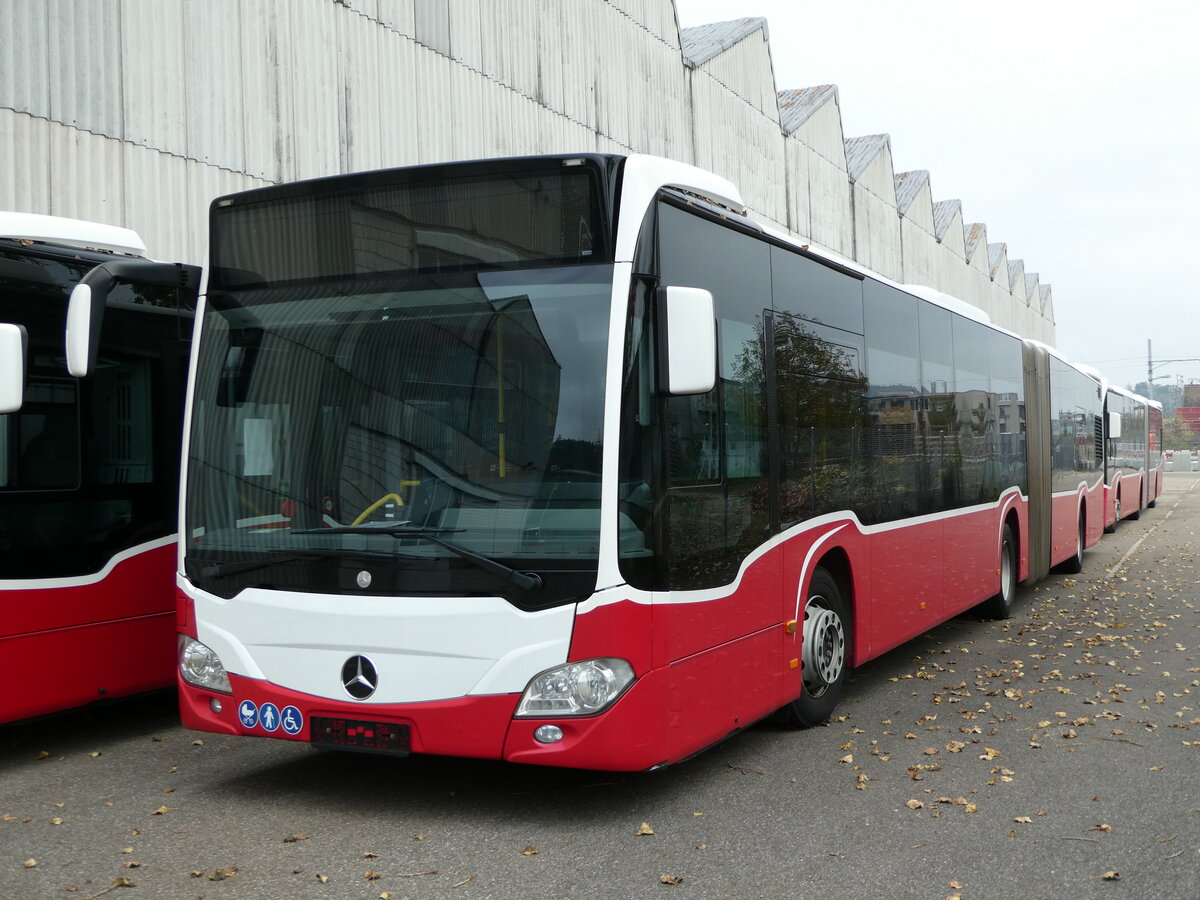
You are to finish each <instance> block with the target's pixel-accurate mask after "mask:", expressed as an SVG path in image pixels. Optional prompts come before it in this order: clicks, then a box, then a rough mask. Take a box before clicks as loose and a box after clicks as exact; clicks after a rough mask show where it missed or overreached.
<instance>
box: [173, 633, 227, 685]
mask: <svg viewBox="0 0 1200 900" xmlns="http://www.w3.org/2000/svg"><path fill="white" fill-rule="evenodd" d="M179 673H180V674H181V675H182V676H183V680H184V681H186V682H187V683H188V684H194V685H195V686H196V687H202V688H208V690H210V691H220V692H221V693H223V694H232V693H233V688H232V687H230V685H229V676H228V675H227V674H225V667H224V666H223V665H222V664H221V658H220V657H219V656H217V654H215V653H214V652H213V651H212V650H211V649H209V648H208V647H206V646H205V645H204V644H202V643H200V642H199V641H198V640H196V639H195V638H190V637H187V636H186V635H180V637H179Z"/></svg>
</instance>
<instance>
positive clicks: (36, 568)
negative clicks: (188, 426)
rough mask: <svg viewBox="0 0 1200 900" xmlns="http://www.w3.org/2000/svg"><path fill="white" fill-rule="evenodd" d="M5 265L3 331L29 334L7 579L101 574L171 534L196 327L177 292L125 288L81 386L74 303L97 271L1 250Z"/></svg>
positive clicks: (2, 515) (0, 498)
mask: <svg viewBox="0 0 1200 900" xmlns="http://www.w3.org/2000/svg"><path fill="white" fill-rule="evenodd" d="M94 261H96V262H98V261H99V260H98V259H97V260H94ZM0 263H3V265H0V321H5V322H18V323H20V324H22V325H24V326H25V327H26V329H27V331H28V333H29V368H28V376H29V382H28V388H27V392H26V402H25V405H24V407H23V408H22V409H21V411H20V412H18V413H12V414H9V415H5V416H0V442H2V444H3V446H2V447H0V469H2V470H3V471H2V472H0V578H32V577H41V578H44V577H65V576H72V575H83V574H89V573H93V572H97V571H99V570H100V569H102V568H103V567H104V565H105V564H106V563H107V562H108V560H109V559H110V558H111V556H112V555H113V554H115V553H118V552H120V551H121V550H123V549H126V548H128V547H131V546H135V545H137V544H139V543H143V542H146V541H149V540H153V539H155V538H159V537H163V536H165V535H168V534H171V533H173V532H174V531H175V528H176V523H175V507H176V498H177V496H178V490H177V480H176V473H177V472H178V466H179V438H180V431H181V426H182V408H183V385H184V367H185V365H186V358H187V356H186V343H185V341H184V339H183V338H184V337H185V336H186V334H187V333H188V332H190V330H191V320H190V318H182V319H181V318H179V317H178V316H177V315H176V314H175V312H174V309H175V308H176V307H178V306H179V305H180V298H178V297H177V296H176V295H175V293H174V292H171V291H154V290H145V289H136V288H131V287H129V286H121V287H118V288H117V289H116V290H115V291H114V292H113V295H112V297H113V300H112V303H113V305H110V307H109V308H108V310H107V311H106V315H105V318H104V328H103V333H102V334H101V344H100V350H99V355H98V362H97V369H96V372H95V374H94V375H93V376H92V377H91V378H89V379H86V380H83V381H76V380H75V379H73V378H70V377H69V376H68V375H67V373H66V371H65V368H64V361H63V345H62V340H63V331H64V327H65V316H66V300H67V293H68V291H69V289H70V287H71V286H72V285H73V284H74V283H75V282H76V281H77V280H78V279H79V278H81V277H82V276H83V274H84V273H85V272H86V271H87V270H88V269H89V268H90V267H91V265H92V261H84V260H76V259H64V258H62V257H60V256H57V255H55V254H52V253H50V252H47V253H39V252H38V251H36V250H33V251H29V252H15V251H7V250H5V251H0ZM183 305H185V306H190V305H191V302H190V300H189V301H188V302H187V303H185V304H183Z"/></svg>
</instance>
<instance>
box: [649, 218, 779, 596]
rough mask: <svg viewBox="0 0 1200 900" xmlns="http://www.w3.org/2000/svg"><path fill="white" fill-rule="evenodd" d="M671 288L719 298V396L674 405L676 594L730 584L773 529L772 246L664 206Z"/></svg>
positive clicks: (670, 422) (671, 546)
mask: <svg viewBox="0 0 1200 900" xmlns="http://www.w3.org/2000/svg"><path fill="white" fill-rule="evenodd" d="M659 235H660V237H659V257H660V265H661V277H662V283H663V284H665V285H676V286H682V287H700V288H705V289H707V290H709V291H711V292H712V294H713V299H714V302H715V305H716V312H717V322H718V338H717V346H718V354H719V361H718V365H719V370H718V372H719V375H720V377H719V378H718V383H717V386H716V387H715V388H714V389H713V390H712V391H711V392H710V393H709V394H706V395H703V396H700V397H672V398H669V399H668V400H667V401H666V410H667V412H666V415H667V423H666V424H667V436H666V438H665V440H666V442H667V448H666V452H667V455H668V472H669V474H670V478H671V482H672V485H673V486H674V487H675V489H674V490H672V491H671V492H670V494H669V499H668V525H667V536H666V542H667V545H668V553H669V556H670V559H671V562H670V566H669V570H670V572H671V576H670V577H671V578H672V582H671V585H670V586H671V587H672V588H681V589H683V588H699V587H708V586H714V585H717V584H725V583H728V582H729V581H730V580H731V579H732V578H733V577H734V575H735V574H736V573H737V570H738V567H739V565H740V564H741V560H742V558H743V557H744V556H745V554H746V553H747V552H748V551H749V550H751V549H753V548H754V547H756V546H757V545H758V544H759V543H761V541H762V539H763V536H764V534H765V533H766V530H767V527H768V524H769V515H770V513H769V497H768V491H767V473H766V467H767V465H766V459H765V447H766V409H765V387H764V377H765V375H764V359H763V327H764V321H763V312H764V310H767V309H769V308H770V306H771V256H770V247H769V245H767V244H765V243H763V242H762V241H759V240H757V239H755V238H753V237H751V236H749V235H746V234H743V233H741V232H738V231H735V230H734V229H732V228H727V227H725V226H723V225H720V224H718V223H716V222H713V221H711V220H708V219H705V218H702V217H700V216H697V215H693V214H691V213H688V212H685V211H683V210H681V209H678V208H677V207H675V206H672V205H670V204H660V206H659Z"/></svg>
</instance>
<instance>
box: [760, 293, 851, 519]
mask: <svg viewBox="0 0 1200 900" xmlns="http://www.w3.org/2000/svg"><path fill="white" fill-rule="evenodd" d="M860 354H861V350H860V349H859V348H857V347H848V346H845V345H837V344H832V343H829V342H826V341H822V340H820V339H819V338H818V337H817V336H816V335H815V334H814V332H813V329H812V327H811V325H810V324H809V323H807V322H805V321H803V320H801V319H796V318H793V317H791V316H787V315H778V314H777V315H776V316H775V366H776V374H777V379H778V381H777V385H776V404H777V408H778V422H779V442H780V469H781V471H780V486H779V502H780V517H781V521H782V524H783V526H784V527H787V526H788V525H791V524H794V523H796V522H799V521H801V520H803V519H806V518H809V517H811V516H817V515H821V514H823V513H827V512H833V511H834V510H838V509H847V508H853V507H854V506H855V505H856V501H857V498H858V494H859V493H860V492H861V490H862V482H863V460H862V455H861V446H862V440H863V435H864V434H865V433H866V430H867V429H866V424H867V418H866V401H865V394H866V388H867V381H866V378H865V377H863V376H862V375H861V374H860V368H861V365H860V363H859V356H860Z"/></svg>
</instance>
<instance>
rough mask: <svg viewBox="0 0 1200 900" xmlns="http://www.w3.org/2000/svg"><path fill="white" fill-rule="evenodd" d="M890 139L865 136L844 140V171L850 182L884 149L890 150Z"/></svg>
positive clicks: (888, 136) (871, 135) (875, 135)
mask: <svg viewBox="0 0 1200 900" xmlns="http://www.w3.org/2000/svg"><path fill="white" fill-rule="evenodd" d="M891 146H892V138H891V136H890V135H887V134H865V135H863V136H862V137H852V138H846V171H847V172H848V173H849V175H850V180H851V181H858V178H859V176H860V175H862V173H863V172H865V171H867V166H869V165H870V164H871V163H872V162H873V161H874V159H875V157H876V156H878V155H879V154H880V153H881V152H883V150H884V148H887V149H889V150H890V149H891Z"/></svg>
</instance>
